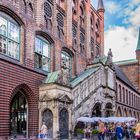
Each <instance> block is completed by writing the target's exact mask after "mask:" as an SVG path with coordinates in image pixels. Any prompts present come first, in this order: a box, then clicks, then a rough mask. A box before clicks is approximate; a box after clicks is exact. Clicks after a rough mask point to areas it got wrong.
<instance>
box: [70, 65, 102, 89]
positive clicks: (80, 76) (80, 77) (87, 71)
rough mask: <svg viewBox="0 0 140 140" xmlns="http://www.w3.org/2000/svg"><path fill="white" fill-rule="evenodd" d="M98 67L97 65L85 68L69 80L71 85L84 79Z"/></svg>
mask: <svg viewBox="0 0 140 140" xmlns="http://www.w3.org/2000/svg"><path fill="white" fill-rule="evenodd" d="M98 69H99V67H95V68H89V69H87V70H85V71H84V72H82V73H81V74H80V75H79V76H77V77H76V78H74V80H72V81H71V86H72V87H75V86H76V85H77V84H79V83H80V82H82V81H84V79H85V78H87V77H88V76H90V75H91V74H92V73H94V72H96V71H97V70H98Z"/></svg>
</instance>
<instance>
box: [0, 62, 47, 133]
mask: <svg viewBox="0 0 140 140" xmlns="http://www.w3.org/2000/svg"><path fill="white" fill-rule="evenodd" d="M44 77H45V75H42V74H39V73H37V72H34V71H32V70H28V69H26V68H25V67H22V66H20V65H14V64H12V63H9V62H6V61H5V60H2V59H0V136H8V135H9V132H10V102H11V100H12V97H13V96H14V95H15V94H16V92H17V91H18V90H21V89H23V93H24V94H25V96H26V97H27V101H28V106H29V120H28V123H29V124H28V126H29V128H28V130H29V135H35V134H36V133H37V130H38V96H39V95H38V93H39V85H40V84H41V81H42V80H43V79H44ZM15 89H16V90H15Z"/></svg>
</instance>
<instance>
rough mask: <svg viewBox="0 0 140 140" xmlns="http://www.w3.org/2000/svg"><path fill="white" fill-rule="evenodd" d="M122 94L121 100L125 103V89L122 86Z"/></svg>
mask: <svg viewBox="0 0 140 140" xmlns="http://www.w3.org/2000/svg"><path fill="white" fill-rule="evenodd" d="M122 94H123V96H122V97H123V99H122V101H123V103H125V89H124V87H123V93H122Z"/></svg>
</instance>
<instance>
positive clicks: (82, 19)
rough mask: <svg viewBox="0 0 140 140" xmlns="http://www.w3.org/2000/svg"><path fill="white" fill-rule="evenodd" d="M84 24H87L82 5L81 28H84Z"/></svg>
mask: <svg viewBox="0 0 140 140" xmlns="http://www.w3.org/2000/svg"><path fill="white" fill-rule="evenodd" d="M84 22H85V15H84V8H83V6H82V5H81V6H80V26H81V27H84Z"/></svg>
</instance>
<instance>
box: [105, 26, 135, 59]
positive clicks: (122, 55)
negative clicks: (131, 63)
mask: <svg viewBox="0 0 140 140" xmlns="http://www.w3.org/2000/svg"><path fill="white" fill-rule="evenodd" d="M137 35H138V33H137V30H135V29H134V28H125V27H120V26H116V27H111V28H110V29H109V30H108V31H106V32H105V54H107V52H108V50H109V48H111V49H112V52H113V56H114V57H113V60H114V61H118V60H126V59H133V58H135V49H136V46H137V38H138V37H137Z"/></svg>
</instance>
